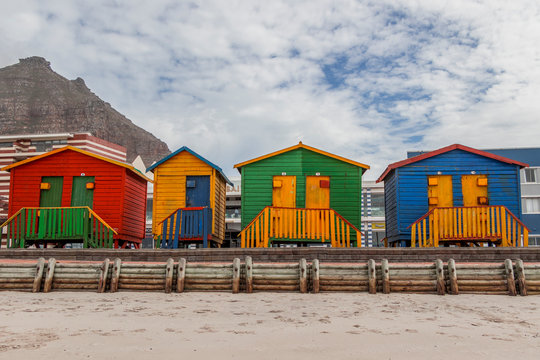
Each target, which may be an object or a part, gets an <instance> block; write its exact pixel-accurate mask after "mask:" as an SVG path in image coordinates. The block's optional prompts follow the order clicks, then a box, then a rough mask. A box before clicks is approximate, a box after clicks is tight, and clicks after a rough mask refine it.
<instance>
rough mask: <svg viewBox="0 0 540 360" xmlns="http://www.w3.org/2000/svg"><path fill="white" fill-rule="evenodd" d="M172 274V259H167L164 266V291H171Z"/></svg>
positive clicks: (167, 292)
mask: <svg viewBox="0 0 540 360" xmlns="http://www.w3.org/2000/svg"><path fill="white" fill-rule="evenodd" d="M173 274H174V260H173V259H171V258H169V259H167V265H166V266H165V293H166V294H169V293H170V292H171V291H172V282H173Z"/></svg>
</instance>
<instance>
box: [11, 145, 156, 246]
mask: <svg viewBox="0 0 540 360" xmlns="http://www.w3.org/2000/svg"><path fill="white" fill-rule="evenodd" d="M2 170H4V171H10V176H11V184H10V189H9V195H10V202H9V218H8V220H7V221H6V222H5V223H4V224H2V225H1V227H4V226H6V227H7V244H8V247H27V246H30V245H36V246H40V245H44V246H47V245H53V246H55V247H63V246H65V244H67V243H82V244H83V247H85V248H86V247H95V248H102V247H113V245H114V247H115V248H125V247H134V248H139V247H140V244H141V242H142V238H143V237H144V233H145V221H146V193H147V182H148V181H150V180H149V179H148V178H146V177H145V176H144V175H143V174H142V173H140V172H139V171H137V170H136V169H135V168H134V167H133V166H132V165H129V164H126V163H123V162H120V161H116V160H112V159H109V158H106V157H103V156H100V155H96V154H93V153H90V152H88V151H84V150H81V149H78V148H75V147H72V146H66V147H63V148H60V149H57V150H53V151H50V152H48V153H45V154H43V155H39V156H35V157H32V158H30V159H27V160H24V161H20V162H18V163H14V164H11V165H9V166H6V167H4V168H3V169H2Z"/></svg>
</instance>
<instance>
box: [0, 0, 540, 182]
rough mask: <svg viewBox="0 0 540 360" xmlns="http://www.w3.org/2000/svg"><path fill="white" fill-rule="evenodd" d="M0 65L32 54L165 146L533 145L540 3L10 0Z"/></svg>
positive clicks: (226, 151)
mask: <svg viewBox="0 0 540 360" xmlns="http://www.w3.org/2000/svg"><path fill="white" fill-rule="evenodd" d="M0 33H1V34H2V36H0V47H1V48H2V49H3V50H2V52H0V66H6V65H10V64H13V63H16V62H17V61H18V59H19V58H24V57H28V56H33V55H38V56H43V57H45V58H46V59H47V60H49V61H50V62H51V65H52V68H53V70H55V71H56V72H58V73H59V74H61V75H63V76H65V77H67V78H70V79H74V78H76V77H82V78H84V79H85V81H86V84H87V86H88V87H89V88H90V89H91V90H92V91H93V92H94V93H96V94H97V95H98V96H100V97H101V98H102V99H103V100H105V101H107V102H109V103H110V104H111V105H112V106H113V107H114V108H116V109H117V110H118V111H120V112H121V113H123V114H125V115H126V116H127V117H128V118H130V119H131V120H132V121H133V122H134V123H136V124H137V125H139V126H141V127H143V128H145V129H146V130H148V131H150V132H152V133H153V134H154V135H156V136H158V137H159V138H161V139H162V140H164V141H165V142H167V144H168V145H169V147H170V149H171V150H172V151H174V150H175V149H177V148H179V147H181V146H184V145H186V146H189V147H190V148H192V149H194V150H195V151H197V152H199V153H201V154H202V155H203V156H205V157H207V158H208V159H210V160H211V161H213V162H214V163H216V164H219V165H220V166H221V167H222V168H223V169H224V171H225V172H226V173H227V174H229V175H234V174H236V173H235V171H234V170H233V169H232V166H233V164H235V163H238V162H241V161H244V160H247V159H250V158H252V157H255V156H258V155H262V154H266V153H268V152H271V151H274V150H277V149H280V148H284V147H287V146H291V145H293V144H296V143H297V142H298V141H299V140H302V141H303V142H304V143H306V144H309V145H311V146H315V147H318V148H321V149H324V150H327V151H330V152H334V153H337V154H339V155H342V156H346V157H349V158H351V159H354V160H356V161H359V162H362V163H367V164H369V165H371V167H372V170H370V171H368V172H367V173H366V175H365V178H366V179H375V178H377V177H378V176H379V175H380V173H381V172H382V171H383V170H384V168H385V167H386V165H387V164H388V163H390V162H394V161H398V160H401V159H403V158H405V157H406V151H407V150H412V149H434V148H438V147H442V146H445V145H448V144H452V143H462V144H465V145H468V146H473V147H479V148H482V147H491V148H493V147H522V146H539V145H540V143H539V134H540V101H538V94H540V46H538V44H540V5H539V4H538V2H537V1H512V2H509V1H498V0H491V1H475V2H472V1H452V2H448V1H407V2H402V3H398V2H394V1H373V2H369V1H294V2H290V1H278V0H276V1H271V2H269V1H264V2H263V1H261V2H258V1H151V2H147V1H92V2H87V1H46V2H44V1H17V2H15V1H13V2H2V4H1V5H0Z"/></svg>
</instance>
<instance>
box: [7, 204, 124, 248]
mask: <svg viewBox="0 0 540 360" xmlns="http://www.w3.org/2000/svg"><path fill="white" fill-rule="evenodd" d="M3 227H6V232H7V234H6V235H7V247H8V248H24V247H28V246H30V245H36V246H39V245H44V246H46V245H47V244H50V243H52V244H55V246H56V247H58V246H60V247H62V246H63V245H65V244H66V243H82V244H83V247H84V248H112V247H113V245H114V240H113V236H114V235H117V232H116V231H115V230H114V229H113V228H111V227H110V226H109V225H108V224H107V223H106V222H105V221H104V220H103V219H102V218H100V217H99V215H98V214H96V213H95V212H94V211H93V210H92V209H90V208H89V207H88V206H77V207H27V208H21V209H20V210H19V211H17V212H16V213H15V214H14V215H13V216H11V217H10V218H9V219H8V220H7V221H6V222H4V223H3V224H2V225H0V229H2V228H3Z"/></svg>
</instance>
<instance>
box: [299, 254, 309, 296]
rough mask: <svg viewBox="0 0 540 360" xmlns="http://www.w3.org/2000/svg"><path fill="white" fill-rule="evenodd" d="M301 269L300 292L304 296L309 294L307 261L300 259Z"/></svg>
mask: <svg viewBox="0 0 540 360" xmlns="http://www.w3.org/2000/svg"><path fill="white" fill-rule="evenodd" d="M299 267H300V292H301V293H302V294H305V293H307V292H308V286H307V262H306V259H300V263H299Z"/></svg>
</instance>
